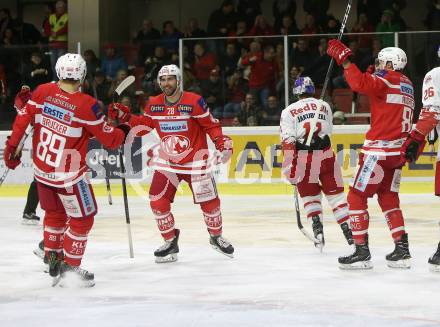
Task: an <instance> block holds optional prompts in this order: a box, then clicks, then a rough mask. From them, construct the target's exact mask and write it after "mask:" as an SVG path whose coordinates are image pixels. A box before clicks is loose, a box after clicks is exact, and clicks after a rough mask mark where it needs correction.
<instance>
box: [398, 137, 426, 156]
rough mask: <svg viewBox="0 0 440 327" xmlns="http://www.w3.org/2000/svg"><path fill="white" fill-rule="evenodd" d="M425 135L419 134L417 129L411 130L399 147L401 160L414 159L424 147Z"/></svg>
mask: <svg viewBox="0 0 440 327" xmlns="http://www.w3.org/2000/svg"><path fill="white" fill-rule="evenodd" d="M425 144H426V141H425V136H424V135H423V134H420V133H419V132H418V131H417V130H413V131H412V132H411V133H410V134H409V135H408V138H407V139H406V141H405V142H404V143H403V145H402V148H401V149H400V158H401V162H402V163H403V164H404V163H405V162H413V161H416V160H417V159H418V158H419V156H420V154H421V153H422V151H423V148H424V147H425Z"/></svg>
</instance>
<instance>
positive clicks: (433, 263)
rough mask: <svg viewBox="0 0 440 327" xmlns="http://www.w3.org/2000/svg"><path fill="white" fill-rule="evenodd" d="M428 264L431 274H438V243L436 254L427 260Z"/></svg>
mask: <svg viewBox="0 0 440 327" xmlns="http://www.w3.org/2000/svg"><path fill="white" fill-rule="evenodd" d="M428 263H429V269H430V270H431V271H432V272H440V243H438V247H437V252H436V253H434V254H433V255H432V256H431V257H430V258H429V260H428Z"/></svg>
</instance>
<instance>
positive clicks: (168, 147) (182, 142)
mask: <svg viewBox="0 0 440 327" xmlns="http://www.w3.org/2000/svg"><path fill="white" fill-rule="evenodd" d="M190 144H191V143H190V141H189V139H188V138H187V137H186V136H183V135H167V136H165V137H164V138H162V140H161V144H160V146H161V148H162V150H163V151H164V152H165V153H166V154H167V155H169V156H178V155H180V154H182V153H183V152H185V151H187V150H188V149H189V147H190Z"/></svg>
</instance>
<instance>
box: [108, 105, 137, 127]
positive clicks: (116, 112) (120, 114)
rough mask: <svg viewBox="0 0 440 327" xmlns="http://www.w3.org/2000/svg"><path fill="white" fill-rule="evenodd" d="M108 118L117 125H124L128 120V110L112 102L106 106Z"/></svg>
mask: <svg viewBox="0 0 440 327" xmlns="http://www.w3.org/2000/svg"><path fill="white" fill-rule="evenodd" d="M108 117H109V118H110V119H111V120H114V121H118V119H119V123H126V122H128V121H129V120H130V117H131V113H130V108H129V107H127V106H124V105H123V104H121V103H117V102H113V103H110V104H109V105H108Z"/></svg>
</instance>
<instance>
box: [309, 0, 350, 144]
mask: <svg viewBox="0 0 440 327" xmlns="http://www.w3.org/2000/svg"><path fill="white" fill-rule="evenodd" d="M352 2H353V0H348V2H347V8H346V9H345V14H344V18H343V19H342V24H341V29H340V30H339V35H338V40H339V41H340V40H341V39H342V35H343V34H344V29H345V24H347V19H348V15H349V13H350V10H351V3H352ZM334 64H335V60H334V59H333V58H332V59H331V60H330V64H329V65H328V69H327V73H326V74H325V79H324V85H323V86H322V90H321V95H320V96H319V101H320V104H321V103H322V100H323V99H324V95H325V91H326V90H327V87H328V83H329V81H330V75H331V73H332V71H333V66H334ZM320 110H321V106H319V107H318V108H317V109H316V113H315V115H314V116H313V119H312V121H311V122H310V132H309V134H308V135H307V141H306V143H305V144H306V145H307V146H310V143H311V142H312V137H313V134H315V130H316V124H317V123H318V119H319V111H320Z"/></svg>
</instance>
